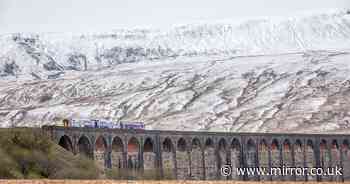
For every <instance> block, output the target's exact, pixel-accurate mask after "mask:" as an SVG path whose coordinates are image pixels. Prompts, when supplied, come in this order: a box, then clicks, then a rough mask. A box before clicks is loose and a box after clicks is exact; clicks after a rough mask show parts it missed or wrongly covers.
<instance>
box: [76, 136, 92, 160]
mask: <svg viewBox="0 0 350 184" xmlns="http://www.w3.org/2000/svg"><path fill="white" fill-rule="evenodd" d="M78 153H79V154H80V155H83V156H86V157H88V158H92V149H91V143H90V140H89V138H88V137H86V136H85V135H82V136H81V137H80V138H79V140H78Z"/></svg>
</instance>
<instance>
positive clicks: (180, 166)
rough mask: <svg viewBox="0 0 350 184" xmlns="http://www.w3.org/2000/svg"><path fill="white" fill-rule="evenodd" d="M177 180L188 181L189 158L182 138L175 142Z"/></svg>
mask: <svg viewBox="0 0 350 184" xmlns="http://www.w3.org/2000/svg"><path fill="white" fill-rule="evenodd" d="M176 163H177V179H188V178H189V176H190V158H189V154H188V149H187V143H186V140H185V139H184V138H182V137H181V138H180V139H179V140H178V141H177V149H176Z"/></svg>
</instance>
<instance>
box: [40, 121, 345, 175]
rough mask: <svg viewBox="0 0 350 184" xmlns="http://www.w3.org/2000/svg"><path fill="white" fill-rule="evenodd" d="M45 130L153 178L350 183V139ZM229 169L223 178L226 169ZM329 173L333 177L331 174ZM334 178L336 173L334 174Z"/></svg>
mask: <svg viewBox="0 0 350 184" xmlns="http://www.w3.org/2000/svg"><path fill="white" fill-rule="evenodd" d="M43 129H44V130H45V131H46V132H48V133H49V135H50V136H51V138H52V140H54V141H55V142H57V144H59V145H61V146H62V147H63V148H65V149H66V150H68V151H71V152H72V153H74V154H84V155H86V156H88V157H89V158H91V159H94V160H95V162H96V163H97V165H98V166H99V167H101V168H106V169H107V168H108V169H109V170H111V171H116V172H117V173H122V172H128V175H129V176H133V175H135V177H136V175H140V174H141V175H142V176H143V177H151V178H152V177H153V179H193V180H256V181H271V180H272V181H283V180H285V181H287V180H288V181H344V180H350V149H349V148H350V147H349V146H350V145H349V141H350V140H349V139H350V135H344V134H275V133H219V132H193V131H185V132H182V131H156V130H122V129H94V128H73V127H72V128H64V127H55V126H48V127H43ZM224 166H230V167H231V169H232V173H231V174H229V175H228V176H224V175H222V173H221V168H222V167H224ZM255 167H262V168H266V169H267V171H269V170H270V168H281V169H282V168H287V167H288V168H292V167H296V168H323V169H324V171H326V170H327V168H335V167H338V168H342V170H341V171H342V175H324V176H321V175H317V176H311V175H299V174H297V173H289V174H288V173H287V174H286V175H272V176H271V175H260V176H259V175H257V174H255V175H250V176H248V175H238V174H237V172H236V170H237V168H255ZM328 170H329V172H330V173H329V174H332V172H331V171H332V170H331V169H328ZM333 173H334V174H335V171H333Z"/></svg>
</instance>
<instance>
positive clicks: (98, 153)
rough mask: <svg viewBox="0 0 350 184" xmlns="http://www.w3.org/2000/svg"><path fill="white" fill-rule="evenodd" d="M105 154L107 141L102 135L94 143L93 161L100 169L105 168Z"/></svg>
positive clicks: (106, 158) (106, 159) (106, 160)
mask: <svg viewBox="0 0 350 184" xmlns="http://www.w3.org/2000/svg"><path fill="white" fill-rule="evenodd" d="M107 154H108V153H107V141H106V139H105V138H104V137H103V136H102V135H100V136H99V137H98V138H97V139H96V141H95V149H94V160H95V161H96V163H97V166H98V167H100V168H101V169H103V168H105V167H106V166H107V162H108V155H107Z"/></svg>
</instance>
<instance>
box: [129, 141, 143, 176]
mask: <svg viewBox="0 0 350 184" xmlns="http://www.w3.org/2000/svg"><path fill="white" fill-rule="evenodd" d="M139 152H140V143H139V141H138V140H137V138H135V137H132V138H130V139H129V141H128V153H127V159H128V160H127V163H128V168H129V169H134V170H135V169H139V168H140V159H139Z"/></svg>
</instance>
